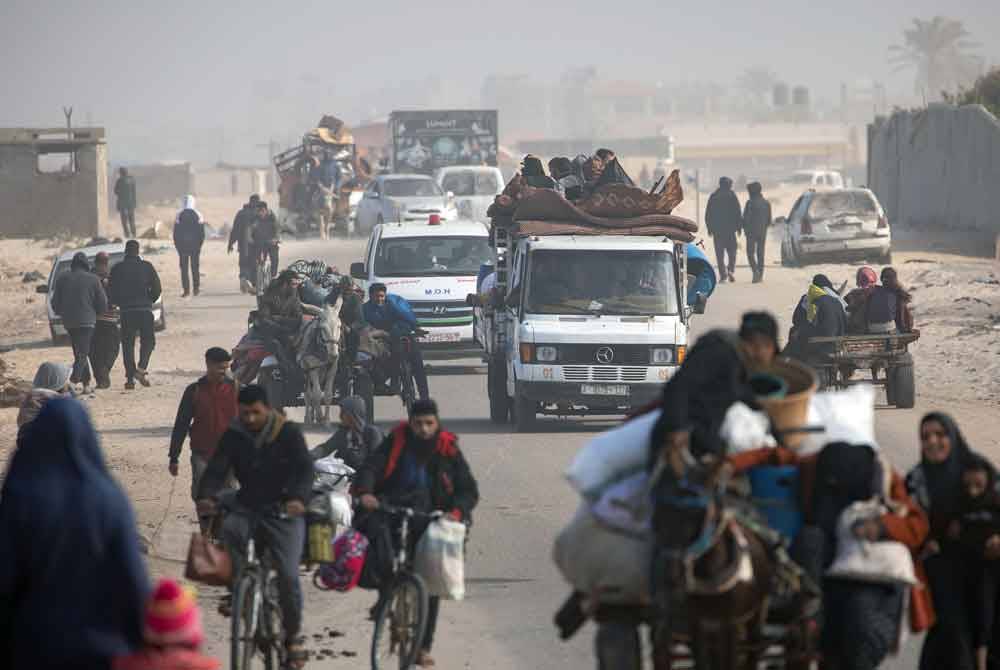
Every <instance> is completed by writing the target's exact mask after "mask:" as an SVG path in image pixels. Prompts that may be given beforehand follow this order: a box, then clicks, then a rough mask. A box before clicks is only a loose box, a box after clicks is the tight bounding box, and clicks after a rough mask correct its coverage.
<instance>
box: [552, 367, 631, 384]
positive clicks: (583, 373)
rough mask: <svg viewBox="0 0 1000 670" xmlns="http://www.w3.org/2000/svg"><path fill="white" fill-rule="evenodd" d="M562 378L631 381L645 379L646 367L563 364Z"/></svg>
mask: <svg viewBox="0 0 1000 670" xmlns="http://www.w3.org/2000/svg"><path fill="white" fill-rule="evenodd" d="M562 371H563V379H564V380H565V381H568V382H631V383H638V382H644V381H646V368H640V367H618V366H615V365H564V366H563V369H562Z"/></svg>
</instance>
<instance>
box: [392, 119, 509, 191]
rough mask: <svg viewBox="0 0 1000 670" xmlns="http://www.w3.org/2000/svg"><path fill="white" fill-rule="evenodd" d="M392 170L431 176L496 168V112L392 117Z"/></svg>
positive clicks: (497, 134)
mask: <svg viewBox="0 0 1000 670" xmlns="http://www.w3.org/2000/svg"><path fill="white" fill-rule="evenodd" d="M389 132H390V134H391V135H392V170H393V172H396V173H404V172H405V173H418V174H426V175H432V174H434V172H435V171H436V170H438V169H439V168H444V167H450V166H453V165H486V166H490V167H496V166H497V150H498V147H499V140H500V138H499V131H498V125H497V110H495V109H444V110H422V111H410V112H402V111H396V112H393V113H392V114H390V115H389Z"/></svg>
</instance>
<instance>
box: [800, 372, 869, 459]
mask: <svg viewBox="0 0 1000 670" xmlns="http://www.w3.org/2000/svg"><path fill="white" fill-rule="evenodd" d="M806 425H809V426H823V427H824V429H825V430H824V432H822V433H811V434H808V435H806V437H805V439H804V440H803V442H802V446H801V448H800V449H799V451H800V452H802V453H806V454H809V453H815V452H818V451H820V450H821V449H822V448H823V447H824V446H825V445H827V444H829V443H831V442H846V443H848V444H868V445H871V446H872V447H874V448H875V449H878V443H877V442H876V441H875V389H874V387H872V386H869V385H867V384H863V385H862V384H859V385H856V386H851V387H849V388H847V389H845V390H843V391H823V392H822V393H817V394H815V395H813V397H812V400H811V401H810V404H809V418H808V419H807V421H806Z"/></svg>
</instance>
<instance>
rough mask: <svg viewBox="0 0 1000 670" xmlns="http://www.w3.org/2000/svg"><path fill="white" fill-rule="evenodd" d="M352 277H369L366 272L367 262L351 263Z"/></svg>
mask: <svg viewBox="0 0 1000 670" xmlns="http://www.w3.org/2000/svg"><path fill="white" fill-rule="evenodd" d="M351 277H353V278H354V279H368V275H367V274H365V264H364V263H351Z"/></svg>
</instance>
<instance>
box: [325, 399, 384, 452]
mask: <svg viewBox="0 0 1000 670" xmlns="http://www.w3.org/2000/svg"><path fill="white" fill-rule="evenodd" d="M367 417H368V412H367V409H366V408H365V401H364V400H363V399H361V398H359V397H358V396H356V395H354V396H350V397H349V398H344V400H342V401H341V403H340V428H338V429H337V431H336V432H335V433H334V434H333V435H332V436H330V439H329V440H327V441H326V442H324V443H323V444H321V445H319V446H317V447H315V448H314V449H313V450H312V451H310V452H309V453H310V455H311V456H312V458H313V460H314V461H317V460H319V459H321V458H326V457H327V456H330V455H335V456H337V458H339V459H340V460H342V461H344V463H345V464H347V466H348V467H351V468H353V469H354V470H358V469H360V468H361V466H362V465H364V463H365V461H366V460H367V459H368V455H369V454H370V453H371V452H372V451H374V450H375V448H376V447H377V446H378V445H379V444H381V443H382V431H380V430H379V429H378V428H377V427H375V426H374V425H372V424H370V423H368V418H367Z"/></svg>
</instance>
